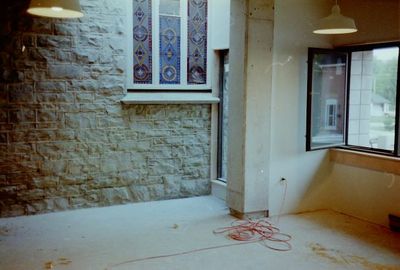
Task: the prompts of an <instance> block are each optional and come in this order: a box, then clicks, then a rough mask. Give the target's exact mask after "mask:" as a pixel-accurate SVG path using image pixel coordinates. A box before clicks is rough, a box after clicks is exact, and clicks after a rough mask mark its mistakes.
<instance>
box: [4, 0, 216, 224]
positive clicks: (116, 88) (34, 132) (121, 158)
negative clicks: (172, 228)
mask: <svg viewBox="0 0 400 270" xmlns="http://www.w3.org/2000/svg"><path fill="white" fill-rule="evenodd" d="M5 2H6V3H4V1H2V3H1V9H2V10H1V11H0V12H1V13H2V14H1V16H0V20H1V22H0V62H1V67H0V216H3V217H4V216H15V215H24V214H35V213H43V212H50V211H59V210H65V209H74V208H83V207H93V206H105V205H113V204H120V203H127V202H136V201H147V200H161V199H169V198H178V197H186V196H195V195H205V194H209V193H210V181H209V178H210V175H209V174H210V173H209V171H210V166H209V160H210V106H208V105H140V106H139V105H138V106H134V105H131V106H124V105H121V103H120V102H119V100H120V99H121V98H122V97H123V96H124V92H125V88H124V84H125V58H126V56H125V51H124V50H125V49H124V47H123V46H124V45H125V44H126V42H127V33H125V27H124V21H125V20H126V18H125V12H127V11H126V10H124V9H123V8H121V7H118V5H115V1H112V0H106V1H104V0H103V1H102V0H81V4H82V8H83V10H84V12H85V14H86V16H85V17H84V18H82V19H79V20H76V19H74V20H56V19H46V18H33V17H31V16H29V15H27V14H26V13H25V10H26V7H27V5H28V1H27V0H24V1H5ZM7 2H14V3H13V4H11V3H7Z"/></svg>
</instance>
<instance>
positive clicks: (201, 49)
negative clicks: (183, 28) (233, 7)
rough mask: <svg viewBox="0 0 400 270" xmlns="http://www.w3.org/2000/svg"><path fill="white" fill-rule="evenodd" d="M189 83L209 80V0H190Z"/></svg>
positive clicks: (201, 82) (200, 82)
mask: <svg viewBox="0 0 400 270" xmlns="http://www.w3.org/2000/svg"><path fill="white" fill-rule="evenodd" d="M187 67H188V74H187V80H188V84H206V82H207V0H188V56H187Z"/></svg>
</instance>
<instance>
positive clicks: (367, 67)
mask: <svg viewBox="0 0 400 270" xmlns="http://www.w3.org/2000/svg"><path fill="white" fill-rule="evenodd" d="M352 68H353V67H352ZM372 71H373V65H372V61H370V60H367V61H363V62H362V74H363V75H372Z"/></svg>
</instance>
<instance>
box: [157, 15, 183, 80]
mask: <svg viewBox="0 0 400 270" xmlns="http://www.w3.org/2000/svg"><path fill="white" fill-rule="evenodd" d="M180 33H181V19H180V17H176V16H160V84H179V83H180V76H181V75H180V74H181V72H180V71H181V63H180V62H181V61H180V58H181V50H180V49H181V48H180V44H181V37H180V36H181V34H180Z"/></svg>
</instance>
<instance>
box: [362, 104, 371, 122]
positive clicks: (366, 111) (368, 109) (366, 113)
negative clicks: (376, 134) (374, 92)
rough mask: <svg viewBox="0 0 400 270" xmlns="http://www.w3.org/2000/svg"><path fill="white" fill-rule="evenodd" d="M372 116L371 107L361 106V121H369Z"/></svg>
mask: <svg viewBox="0 0 400 270" xmlns="http://www.w3.org/2000/svg"><path fill="white" fill-rule="evenodd" d="M370 115H371V106H370V105H361V107H360V119H369V118H370Z"/></svg>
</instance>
